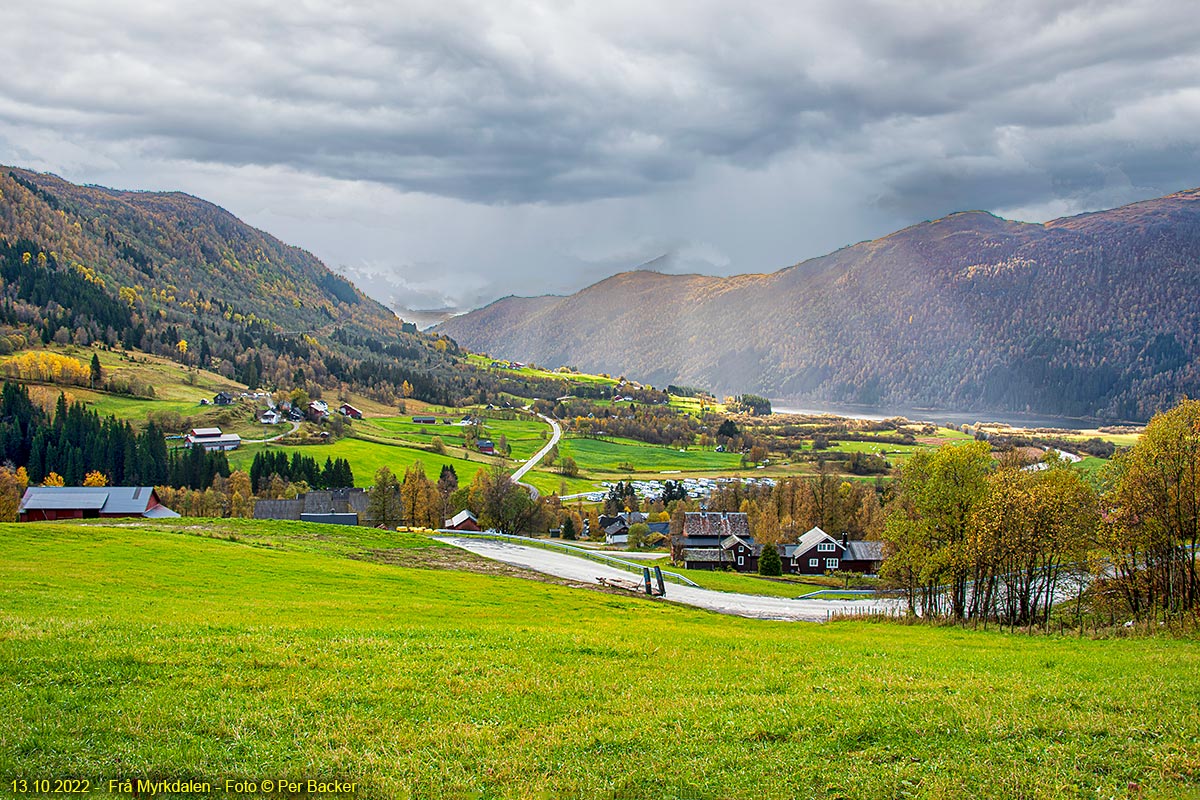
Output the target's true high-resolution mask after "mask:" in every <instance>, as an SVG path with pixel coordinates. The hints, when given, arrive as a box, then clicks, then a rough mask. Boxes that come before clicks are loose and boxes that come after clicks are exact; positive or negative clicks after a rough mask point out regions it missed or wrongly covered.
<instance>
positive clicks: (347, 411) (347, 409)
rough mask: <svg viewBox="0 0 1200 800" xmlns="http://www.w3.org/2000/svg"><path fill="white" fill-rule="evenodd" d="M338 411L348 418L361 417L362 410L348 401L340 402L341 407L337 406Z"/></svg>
mask: <svg viewBox="0 0 1200 800" xmlns="http://www.w3.org/2000/svg"><path fill="white" fill-rule="evenodd" d="M338 411H340V412H341V413H342V414H344V415H346V416H347V417H349V418H350V419H362V412H361V411H359V410H358V409H357V408H355V407H354V406H352V405H350V404H349V403H342V407H341V408H339V409H338Z"/></svg>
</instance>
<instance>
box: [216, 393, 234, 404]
mask: <svg viewBox="0 0 1200 800" xmlns="http://www.w3.org/2000/svg"><path fill="white" fill-rule="evenodd" d="M213 403H214V404H215V405H218V406H227V405H230V404H232V403H233V395H231V394H230V393H229V392H217V393H216V394H215V395H213Z"/></svg>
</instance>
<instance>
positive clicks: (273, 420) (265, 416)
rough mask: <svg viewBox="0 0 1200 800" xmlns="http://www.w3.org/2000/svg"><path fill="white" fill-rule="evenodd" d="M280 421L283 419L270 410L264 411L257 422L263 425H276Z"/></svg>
mask: <svg viewBox="0 0 1200 800" xmlns="http://www.w3.org/2000/svg"><path fill="white" fill-rule="evenodd" d="M281 419H283V417H282V416H280V414H279V412H278V411H276V410H275V409H273V408H271V409H267V410H266V411H264V412H263V413H262V415H261V416H259V418H258V421H259V422H261V423H262V424H263V425H278V424H279V421H280V420H281Z"/></svg>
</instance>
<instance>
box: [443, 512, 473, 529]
mask: <svg viewBox="0 0 1200 800" xmlns="http://www.w3.org/2000/svg"><path fill="white" fill-rule="evenodd" d="M446 530H448V531H478V530H482V528H480V526H479V519H478V518H477V517H476V516H475V515H474V514H472V513H471V512H470V511H467V510H466V509H463V510H462V511H460V512H458V513H457V514H455V515H454V516H453V517H451V518H450V519H448V520H446Z"/></svg>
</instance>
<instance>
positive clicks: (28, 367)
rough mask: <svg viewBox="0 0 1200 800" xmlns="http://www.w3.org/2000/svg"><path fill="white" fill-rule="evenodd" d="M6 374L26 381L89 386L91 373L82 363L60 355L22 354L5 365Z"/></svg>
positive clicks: (44, 353)
mask: <svg viewBox="0 0 1200 800" xmlns="http://www.w3.org/2000/svg"><path fill="white" fill-rule="evenodd" d="M4 374H5V375H7V376H8V377H10V378H17V379H18V380H24V381H43V382H46V383H71V384H75V385H77V386H87V384H88V381H89V380H91V373H90V371H89V370H88V368H87V367H86V366H84V365H83V363H81V362H80V361H77V360H76V359H74V358H71V357H69V356H62V355H59V354H58V353H46V352H37V351H34V352H29V353H22V354H21V355H19V356H17V357H16V358H12V359H10V360H9V361H7V362H5V364H4Z"/></svg>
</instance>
